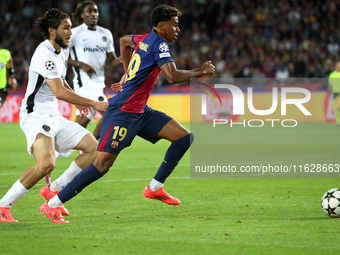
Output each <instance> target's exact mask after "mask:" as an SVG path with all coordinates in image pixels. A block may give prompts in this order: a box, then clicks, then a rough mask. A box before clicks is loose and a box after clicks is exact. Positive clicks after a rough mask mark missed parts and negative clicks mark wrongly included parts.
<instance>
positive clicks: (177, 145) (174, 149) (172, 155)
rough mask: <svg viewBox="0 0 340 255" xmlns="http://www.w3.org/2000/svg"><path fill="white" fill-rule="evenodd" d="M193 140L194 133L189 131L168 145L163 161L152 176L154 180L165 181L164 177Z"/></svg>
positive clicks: (166, 176)
mask: <svg viewBox="0 0 340 255" xmlns="http://www.w3.org/2000/svg"><path fill="white" fill-rule="evenodd" d="M193 140H194V135H193V134H192V133H190V134H188V135H186V136H184V137H182V138H181V139H178V140H177V141H175V142H173V143H172V144H171V145H170V147H169V149H168V150H167V152H166V154H165V157H164V161H163V162H162V164H161V166H160V167H159V169H158V171H157V173H156V175H155V177H154V179H155V180H157V181H159V182H161V183H164V182H165V180H166V178H168V176H169V175H170V174H171V173H172V171H173V170H174V168H175V167H176V166H177V164H178V162H179V161H180V160H181V158H182V157H183V155H184V154H185V152H186V151H187V150H188V149H189V147H190V145H191V143H192V142H193Z"/></svg>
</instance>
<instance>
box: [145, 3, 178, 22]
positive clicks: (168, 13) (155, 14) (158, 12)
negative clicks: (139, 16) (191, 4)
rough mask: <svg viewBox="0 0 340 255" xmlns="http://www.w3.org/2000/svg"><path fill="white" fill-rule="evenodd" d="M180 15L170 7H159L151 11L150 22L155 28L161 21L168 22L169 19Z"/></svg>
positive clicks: (175, 9)
mask: <svg viewBox="0 0 340 255" xmlns="http://www.w3.org/2000/svg"><path fill="white" fill-rule="evenodd" d="M181 15H182V13H181V12H180V11H179V10H177V8H175V7H172V6H170V5H165V4H163V5H159V6H157V7H156V8H155V9H153V11H152V13H151V18H150V22H151V25H152V26H153V27H157V25H158V22H161V21H169V20H171V17H174V16H177V17H179V16H181Z"/></svg>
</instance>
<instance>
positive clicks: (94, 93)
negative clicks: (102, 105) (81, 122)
mask: <svg viewBox="0 0 340 255" xmlns="http://www.w3.org/2000/svg"><path fill="white" fill-rule="evenodd" d="M76 93H77V94H78V95H79V96H82V97H86V98H88V99H91V100H93V101H100V102H107V97H106V96H105V94H104V91H103V89H100V88H96V87H93V88H89V87H81V88H79V89H77V90H76ZM92 112H93V113H92V114H91V113H88V114H87V115H86V118H88V119H89V120H92V119H93V117H94V116H96V114H97V110H96V109H94V108H92ZM79 115H80V112H79V110H78V109H77V111H76V116H79Z"/></svg>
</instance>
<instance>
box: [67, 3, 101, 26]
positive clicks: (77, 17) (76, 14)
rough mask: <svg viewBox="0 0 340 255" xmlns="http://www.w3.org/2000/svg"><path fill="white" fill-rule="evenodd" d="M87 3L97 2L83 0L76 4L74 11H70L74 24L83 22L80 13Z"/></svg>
mask: <svg viewBox="0 0 340 255" xmlns="http://www.w3.org/2000/svg"><path fill="white" fill-rule="evenodd" d="M88 5H97V4H96V3H95V2H93V1H84V2H82V3H78V4H77V8H76V10H75V11H74V13H72V22H73V23H75V24H76V25H80V24H82V23H83V22H84V21H83V19H82V17H81V14H82V13H84V10H85V8H86V6H88Z"/></svg>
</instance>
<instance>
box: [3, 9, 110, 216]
mask: <svg viewBox="0 0 340 255" xmlns="http://www.w3.org/2000/svg"><path fill="white" fill-rule="evenodd" d="M71 26H72V23H71V21H70V17H69V16H68V15H67V14H66V13H64V12H62V11H60V10H59V9H52V10H50V11H47V12H46V13H45V14H44V15H43V16H42V17H40V18H39V19H38V20H37V22H36V27H37V28H38V29H39V30H40V31H41V32H42V33H43V34H44V35H45V37H46V38H47V39H46V40H45V41H43V42H42V43H40V45H39V46H38V47H37V49H36V51H35V52H34V54H33V56H32V60H31V63H30V68H29V74H28V77H29V79H28V85H27V91H26V94H25V97H24V99H23V101H22V106H21V108H20V127H21V129H22V130H23V132H24V133H25V135H26V139H27V150H28V153H29V154H30V155H31V156H32V157H33V158H34V159H35V160H36V164H35V165H34V166H32V167H30V168H28V169H27V170H25V171H24V172H23V173H22V175H21V176H20V178H19V179H18V180H17V181H16V182H15V183H14V184H13V186H12V187H11V188H10V189H9V191H8V192H7V193H6V194H5V195H4V197H3V198H2V199H1V200H0V221H1V222H17V221H16V220H14V219H13V216H12V214H11V212H10V209H11V207H12V205H13V204H14V203H15V202H16V201H17V200H19V199H20V198H21V197H23V196H24V195H25V194H26V193H27V191H28V190H29V189H30V188H32V187H33V186H34V185H35V184H36V183H37V182H38V181H39V180H40V179H41V178H43V177H44V176H45V175H46V174H48V173H50V172H51V171H52V170H53V169H54V168H55V161H56V158H55V150H56V151H58V152H59V153H61V154H62V155H65V156H67V155H69V154H70V153H71V152H72V150H84V151H85V153H84V154H82V155H80V156H78V157H77V158H76V159H75V160H74V161H73V162H72V163H71V165H70V167H69V168H68V169H67V170H66V171H65V172H64V173H63V174H62V175H61V176H60V177H59V178H58V179H57V180H56V181H54V182H53V183H52V184H51V185H49V186H45V187H44V188H43V189H41V190H40V194H41V195H43V196H44V197H45V199H49V198H50V197H52V196H53V195H55V194H57V193H58V192H59V191H60V190H61V189H62V188H63V187H64V186H66V185H67V183H69V182H70V181H71V180H72V179H73V177H74V176H75V175H76V174H77V173H79V172H80V171H81V170H82V169H84V168H85V167H87V166H88V165H90V164H91V163H92V162H93V160H94V159H95V157H96V155H97V146H98V142H97V141H96V140H95V139H94V137H93V136H92V135H91V134H90V133H89V132H88V130H86V129H85V128H83V127H81V126H80V125H79V124H77V123H75V122H72V121H69V120H67V119H66V118H64V117H62V116H61V115H60V113H59V112H58V100H57V99H60V100H64V101H66V102H68V103H71V104H75V105H77V108H78V109H79V110H80V112H82V113H83V114H87V112H88V111H89V110H90V108H91V107H93V108H95V109H97V110H99V111H105V109H106V107H107V103H106V102H97V101H93V100H90V99H87V98H84V97H81V96H79V95H77V94H76V93H74V92H73V91H72V90H71V88H70V87H69V86H68V84H67V82H66V81H65V76H66V68H67V59H68V55H69V51H68V46H69V40H70V38H71V34H72V31H71ZM43 210H44V208H43V207H41V208H40V211H41V212H43ZM62 213H63V214H64V215H68V211H67V210H66V209H65V208H63V212H62Z"/></svg>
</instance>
